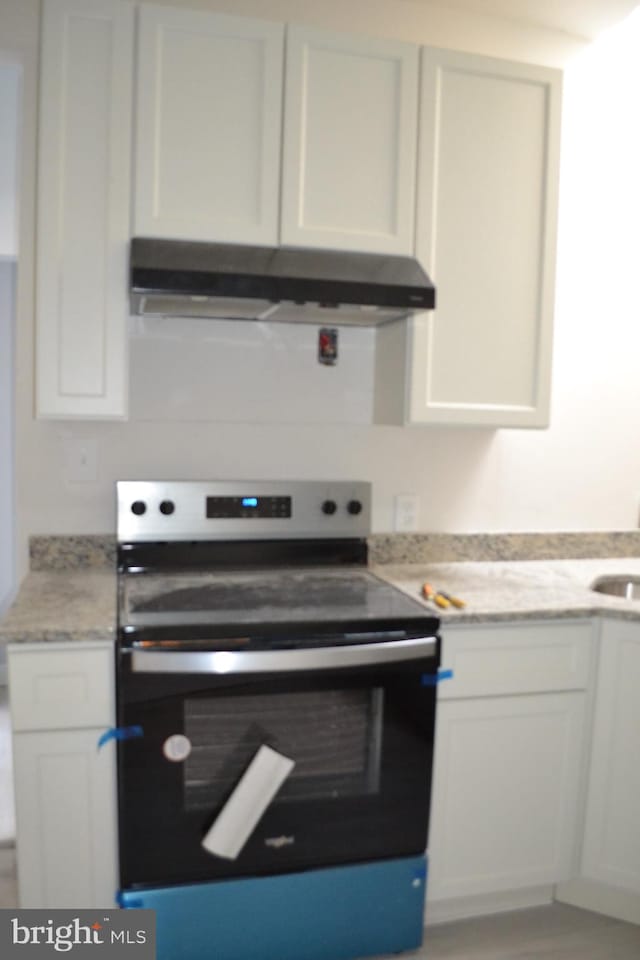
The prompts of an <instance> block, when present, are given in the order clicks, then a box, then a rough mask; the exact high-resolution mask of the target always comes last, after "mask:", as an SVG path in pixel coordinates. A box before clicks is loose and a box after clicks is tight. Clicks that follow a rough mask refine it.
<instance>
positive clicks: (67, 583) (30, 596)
mask: <svg viewBox="0 0 640 960" xmlns="http://www.w3.org/2000/svg"><path fill="white" fill-rule="evenodd" d="M115 635H116V577H115V571H114V570H111V569H109V568H108V567H104V568H101V569H96V570H87V571H81V570H63V571H55V572H54V571H33V572H32V573H30V574H28V575H27V576H26V577H25V579H24V580H23V582H22V585H21V587H20V590H19V593H18V596H17V598H16V600H15V602H14V604H13V606H12V607H11V609H10V610H9V612H8V613H7V615H6V617H5V618H4V619H3V620H2V622H1V623H0V643H53V642H66V643H73V642H85V643H86V642H87V641H90V640H93V641H95V640H111V641H113V640H114V639H115Z"/></svg>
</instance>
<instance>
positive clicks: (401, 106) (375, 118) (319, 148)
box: [281, 26, 418, 254]
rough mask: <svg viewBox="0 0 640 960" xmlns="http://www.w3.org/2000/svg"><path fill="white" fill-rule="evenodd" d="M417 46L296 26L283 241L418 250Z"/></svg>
mask: <svg viewBox="0 0 640 960" xmlns="http://www.w3.org/2000/svg"><path fill="white" fill-rule="evenodd" d="M417 95H418V48H417V47H415V46H413V45H412V44H406V43H400V42H396V41H390V40H382V39H379V40H378V39H375V38H371V37H358V36H350V35H348V34H334V33H330V32H327V31H324V30H317V29H313V28H309V27H301V26H289V27H288V32H287V67H286V79H285V122H284V140H283V175H282V176H283V180H282V183H283V187H282V189H283V196H282V228H281V239H282V242H283V243H284V244H290V245H294V246H295V245H297V246H315V247H326V248H330V249H339V250H364V251H373V252H379V253H405V254H410V253H412V251H413V235H414V203H415V193H414V191H415V156H416V121H417Z"/></svg>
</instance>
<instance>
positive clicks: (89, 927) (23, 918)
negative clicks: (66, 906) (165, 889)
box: [0, 910, 156, 960]
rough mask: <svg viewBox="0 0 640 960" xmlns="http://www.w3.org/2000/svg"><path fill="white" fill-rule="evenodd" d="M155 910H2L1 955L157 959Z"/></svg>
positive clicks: (79, 959)
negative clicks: (99, 953) (125, 956)
mask: <svg viewBox="0 0 640 960" xmlns="http://www.w3.org/2000/svg"><path fill="white" fill-rule="evenodd" d="M155 940H156V918H155V911H154V910H118V911H115V912H114V913H109V914H107V913H100V914H97V913H96V912H95V911H89V910H0V957H2V960H5V958H6V960H15V958H17V957H20V958H24V960H31V958H37V957H40V958H44V957H46V956H54V955H56V954H58V955H59V954H61V953H72V956H73V960H84V958H87V957H93V958H94V960H96V952H97V951H102V954H101V955H102V957H104V958H105V960H107V958H109V957H113V958H116V957H121V956H122V955H123V953H126V955H127V956H128V957H135V958H136V960H155V956H156V949H155V946H156V944H155Z"/></svg>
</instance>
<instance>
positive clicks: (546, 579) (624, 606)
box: [374, 557, 640, 624]
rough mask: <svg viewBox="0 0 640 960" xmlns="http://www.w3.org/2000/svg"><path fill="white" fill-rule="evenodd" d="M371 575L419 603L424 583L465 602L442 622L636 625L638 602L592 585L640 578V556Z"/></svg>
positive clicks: (410, 566) (410, 568)
mask: <svg viewBox="0 0 640 960" xmlns="http://www.w3.org/2000/svg"><path fill="white" fill-rule="evenodd" d="M374 572H375V573H376V574H377V575H378V576H379V577H382V578H383V579H384V580H387V581H388V582H389V583H393V584H394V585H395V586H397V587H399V588H400V589H401V590H403V591H404V592H405V593H408V594H409V595H410V596H412V597H414V598H417V599H420V597H421V587H422V584H423V583H425V581H427V582H429V583H430V584H431V585H432V586H433V587H434V588H435V589H437V590H444V591H445V592H446V593H449V594H453V595H455V596H457V597H460V598H461V599H462V600H464V601H465V603H466V606H465V607H464V609H462V610H457V609H455V608H453V607H450V608H449V609H447V610H440V609H439V608H437V607H435V606H434V605H433V604H431V603H427V602H426V601H421V602H423V603H424V604H425V606H427V607H428V608H429V609H430V610H432V611H433V610H437V612H438V615H439V616H440V617H441V619H442V623H443V624H445V623H447V622H449V621H451V622H456V623H488V622H495V621H500V620H531V619H558V618H560V617H562V618H569V617H590V616H597V615H600V614H602V615H606V616H609V617H614V618H617V619H624V620H638V621H640V600H625V599H624V598H622V597H610V596H607V595H605V594H602V593H596V592H594V591H593V590H591V589H590V585H591V584H592V583H593V581H594V580H596V578H598V577H600V576H615V575H617V574H631V575H634V576H640V558H635V557H623V558H615V557H607V558H602V559H589V560H533V561H513V562H511V561H509V562H501V561H491V562H473V563H406V564H394V563H392V564H384V565H378V566H375V567H374Z"/></svg>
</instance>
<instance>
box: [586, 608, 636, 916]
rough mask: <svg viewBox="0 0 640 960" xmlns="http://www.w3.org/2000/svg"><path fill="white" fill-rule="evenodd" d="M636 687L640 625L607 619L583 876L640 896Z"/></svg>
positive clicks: (604, 633)
mask: <svg viewBox="0 0 640 960" xmlns="http://www.w3.org/2000/svg"><path fill="white" fill-rule="evenodd" d="M639 689H640V624H639V623H637V622H634V621H629V622H624V621H617V620H605V621H604V622H603V626H602V640H601V650H600V666H599V676H598V689H597V699H596V708H595V721H594V730H593V750H592V755H591V769H590V782H589V793H588V802H587V817H586V825H585V840H584V848H583V861H582V875H583V876H584V877H586V878H588V879H589V880H594V881H598V882H600V883H603V884H607V885H609V886H611V887H613V888H616V889H618V890H619V891H625V892H628V893H634V894H636V895H638V894H640V823H639V820H638V810H639V809H640V749H639V747H638V735H639V732H640V696H639V694H638V691H639ZM636 902H638V900H637V898H636ZM637 916H638V914H637V913H636V917H637Z"/></svg>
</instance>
